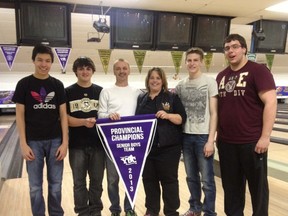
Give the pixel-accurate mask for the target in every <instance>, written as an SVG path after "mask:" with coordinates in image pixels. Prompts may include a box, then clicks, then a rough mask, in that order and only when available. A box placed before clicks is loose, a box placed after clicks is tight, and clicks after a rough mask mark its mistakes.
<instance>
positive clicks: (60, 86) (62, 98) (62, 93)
mask: <svg viewBox="0 0 288 216" xmlns="http://www.w3.org/2000/svg"><path fill="white" fill-rule="evenodd" d="M57 86H58V88H57V89H58V94H59V97H58V104H59V105H62V104H64V103H66V94H65V88H64V85H63V83H62V82H61V81H60V80H58V84H57Z"/></svg>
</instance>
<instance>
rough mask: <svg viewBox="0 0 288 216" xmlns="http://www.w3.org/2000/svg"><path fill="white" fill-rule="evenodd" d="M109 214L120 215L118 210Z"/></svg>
mask: <svg viewBox="0 0 288 216" xmlns="http://www.w3.org/2000/svg"><path fill="white" fill-rule="evenodd" d="M111 216H120V213H119V212H112V213H111Z"/></svg>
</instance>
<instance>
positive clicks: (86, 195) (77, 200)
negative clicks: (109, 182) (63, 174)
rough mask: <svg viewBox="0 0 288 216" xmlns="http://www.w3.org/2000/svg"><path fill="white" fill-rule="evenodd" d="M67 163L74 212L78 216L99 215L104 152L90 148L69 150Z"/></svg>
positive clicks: (101, 205) (101, 207) (101, 204)
mask: <svg viewBox="0 0 288 216" xmlns="http://www.w3.org/2000/svg"><path fill="white" fill-rule="evenodd" d="M69 162H70V166H71V169H72V174H73V183H74V186H73V191H74V206H75V207H74V211H75V212H76V213H78V214H79V216H89V215H96V214H99V213H100V212H101V211H102V209H103V203H102V201H101V196H102V191H103V187H102V181H103V176H104V169H105V152H104V150H103V149H94V148H91V147H86V148H85V149H69ZM87 174H88V176H89V187H88V188H87V185H86V177H87Z"/></svg>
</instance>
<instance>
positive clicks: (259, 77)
mask: <svg viewBox="0 0 288 216" xmlns="http://www.w3.org/2000/svg"><path fill="white" fill-rule="evenodd" d="M263 80H265V81H263ZM254 81H255V85H256V89H257V92H261V91H265V90H271V89H276V85H275V81H274V78H273V74H272V73H271V72H270V70H269V69H268V68H267V67H266V66H265V65H261V64H258V67H257V69H256V70H255V72H254Z"/></svg>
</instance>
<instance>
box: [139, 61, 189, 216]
mask: <svg viewBox="0 0 288 216" xmlns="http://www.w3.org/2000/svg"><path fill="white" fill-rule="evenodd" d="M145 86H146V89H147V92H146V93H143V94H141V95H140V96H139V97H138V100H137V108H136V114H137V115H138V114H152V113H155V115H156V117H157V129H156V134H155V138H154V141H153V144H152V148H151V151H150V153H149V155H148V157H147V159H146V164H145V167H144V171H143V175H142V177H143V185H144V190H145V194H146V200H145V207H146V209H147V211H146V214H145V216H158V215H159V211H160V196H161V189H162V193H163V195H162V197H163V202H164V209H163V211H164V214H165V215H171V216H176V215H177V216H178V215H179V213H178V212H177V209H178V208H179V206H180V199H179V184H178V166H179V160H180V155H181V143H182V124H183V123H185V121H186V113H185V109H184V107H183V105H182V103H181V101H180V99H179V97H178V96H177V95H176V94H174V93H172V92H169V91H168V83H167V78H166V75H165V72H164V71H163V70H162V69H161V68H157V67H156V68H152V69H150V70H149V71H148V74H147V77H146V80H145ZM160 185H161V188H160Z"/></svg>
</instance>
